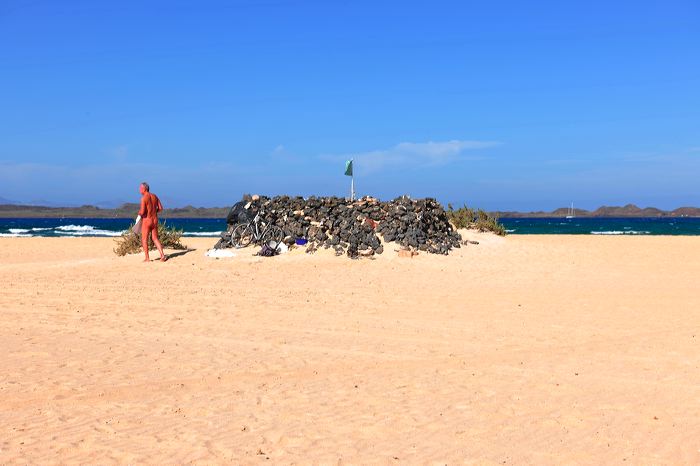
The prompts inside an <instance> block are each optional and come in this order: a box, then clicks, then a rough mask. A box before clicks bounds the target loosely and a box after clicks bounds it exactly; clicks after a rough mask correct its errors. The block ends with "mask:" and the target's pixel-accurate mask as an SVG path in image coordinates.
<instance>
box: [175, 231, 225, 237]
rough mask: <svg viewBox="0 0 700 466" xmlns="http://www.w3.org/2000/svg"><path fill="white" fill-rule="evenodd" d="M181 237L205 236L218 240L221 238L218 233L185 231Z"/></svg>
mask: <svg viewBox="0 0 700 466" xmlns="http://www.w3.org/2000/svg"><path fill="white" fill-rule="evenodd" d="M182 236H207V237H210V238H218V237H219V236H221V232H219V231H185V232H183V233H182Z"/></svg>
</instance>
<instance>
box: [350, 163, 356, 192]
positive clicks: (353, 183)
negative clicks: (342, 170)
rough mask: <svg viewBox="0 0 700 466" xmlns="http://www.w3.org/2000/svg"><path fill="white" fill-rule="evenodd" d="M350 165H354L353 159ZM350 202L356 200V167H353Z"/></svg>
mask: <svg viewBox="0 0 700 466" xmlns="http://www.w3.org/2000/svg"><path fill="white" fill-rule="evenodd" d="M350 163H353V159H350ZM350 200H351V201H354V200H355V166H354V164H353V167H352V176H351V177H350Z"/></svg>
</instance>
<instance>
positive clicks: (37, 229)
mask: <svg viewBox="0 0 700 466" xmlns="http://www.w3.org/2000/svg"><path fill="white" fill-rule="evenodd" d="M48 230H53V228H32V231H48Z"/></svg>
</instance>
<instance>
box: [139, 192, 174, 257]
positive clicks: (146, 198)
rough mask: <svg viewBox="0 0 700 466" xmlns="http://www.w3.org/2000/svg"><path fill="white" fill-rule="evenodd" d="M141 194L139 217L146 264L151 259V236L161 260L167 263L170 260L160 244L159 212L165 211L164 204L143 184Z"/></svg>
mask: <svg viewBox="0 0 700 466" xmlns="http://www.w3.org/2000/svg"><path fill="white" fill-rule="evenodd" d="M139 191H140V192H141V194H142V196H141V208H140V209H139V215H140V216H141V219H142V220H141V222H142V223H141V246H142V247H143V252H144V254H145V255H146V257H145V259H144V262H150V261H151V259H150V257H149V255H148V235H149V234H150V235H151V238H152V239H153V243H154V244H155V245H156V248H157V249H158V252H159V253H160V260H161V261H162V262H165V261H167V260H168V258H167V257H166V256H165V254H164V253H163V245H162V244H160V239H159V238H158V212H161V211H162V210H163V204H161V202H160V199H158V196H156V195H155V194H153V193H151V192H149V189H148V188H147V187H146V186H145V185H144V184H141V186H140V187H139Z"/></svg>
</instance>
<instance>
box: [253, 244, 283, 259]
mask: <svg viewBox="0 0 700 466" xmlns="http://www.w3.org/2000/svg"><path fill="white" fill-rule="evenodd" d="M277 254H279V252H278V251H277V248H273V247H272V246H270V245H269V244H267V243H265V244H263V246H262V248H261V249H260V251H258V254H257V255H258V256H263V257H272V256H276V255H277Z"/></svg>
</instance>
